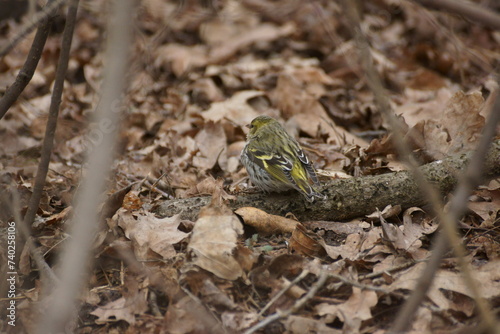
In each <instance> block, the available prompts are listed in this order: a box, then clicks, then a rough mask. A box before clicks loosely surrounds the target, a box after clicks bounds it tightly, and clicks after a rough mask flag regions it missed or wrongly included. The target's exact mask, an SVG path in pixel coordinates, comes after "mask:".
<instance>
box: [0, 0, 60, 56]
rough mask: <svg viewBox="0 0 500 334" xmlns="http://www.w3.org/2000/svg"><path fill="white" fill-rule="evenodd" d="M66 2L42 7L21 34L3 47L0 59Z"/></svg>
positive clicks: (54, 2)
mask: <svg viewBox="0 0 500 334" xmlns="http://www.w3.org/2000/svg"><path fill="white" fill-rule="evenodd" d="M66 1H68V0H54V1H53V2H51V3H47V5H46V6H45V7H43V8H42V10H41V11H40V12H38V13H37V14H36V15H35V17H33V18H32V19H31V20H30V21H29V22H28V23H27V24H25V25H24V26H23V27H22V29H21V32H19V33H18V34H17V35H16V37H14V38H13V39H12V41H10V43H9V44H8V45H6V46H4V47H3V48H2V49H1V50H0V57H3V56H5V55H6V54H7V53H9V52H10V50H12V49H13V48H14V46H16V45H17V43H19V41H21V40H22V39H23V38H24V37H25V36H26V35H28V34H29V33H30V32H32V31H33V29H35V28H36V27H37V26H38V25H39V24H40V22H41V21H43V20H45V19H46V18H47V17H49V16H52V13H53V12H54V11H55V10H57V8H59V7H60V6H61V5H62V4H63V3H65V2H66Z"/></svg>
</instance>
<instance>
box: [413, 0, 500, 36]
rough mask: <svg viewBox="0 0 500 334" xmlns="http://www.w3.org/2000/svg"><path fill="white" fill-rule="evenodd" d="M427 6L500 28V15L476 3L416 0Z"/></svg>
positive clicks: (447, 0)
mask: <svg viewBox="0 0 500 334" xmlns="http://www.w3.org/2000/svg"><path fill="white" fill-rule="evenodd" d="M414 1H415V2H418V3H420V4H421V5H424V6H426V7H430V8H436V9H442V10H446V11H448V12H451V13H454V14H459V15H462V16H464V17H467V18H469V19H471V20H473V21H476V22H477V23H480V24H484V25H487V26H489V27H490V28H493V29H496V30H500V15H499V14H497V13H495V12H493V11H492V10H491V9H490V10H488V9H486V8H483V7H481V6H479V5H477V4H475V3H472V2H469V1H461V0H414Z"/></svg>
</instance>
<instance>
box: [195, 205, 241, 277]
mask: <svg viewBox="0 0 500 334" xmlns="http://www.w3.org/2000/svg"><path fill="white" fill-rule="evenodd" d="M214 198H215V195H214V196H213V197H212V203H210V204H209V205H208V206H206V207H204V208H203V209H202V210H201V211H200V215H199V218H198V220H197V221H196V224H195V225H194V228H193V231H192V234H191V240H190V242H189V244H188V251H189V252H190V254H191V257H192V259H191V262H192V263H193V264H195V265H197V266H199V267H201V268H203V269H205V270H207V271H210V272H211V273H213V274H215V275H217V276H218V277H220V278H224V279H228V280H235V279H237V278H239V277H241V276H243V274H244V272H243V269H242V268H241V266H240V264H239V263H238V261H237V260H236V259H235V257H234V251H235V249H236V246H237V244H236V243H237V241H238V235H241V234H243V225H242V224H241V223H240V221H239V219H238V218H237V217H236V216H235V215H234V214H233V213H232V212H231V211H230V210H229V209H228V208H227V207H225V206H219V205H217V204H215V203H214Z"/></svg>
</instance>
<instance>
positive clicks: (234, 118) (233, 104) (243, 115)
mask: <svg viewBox="0 0 500 334" xmlns="http://www.w3.org/2000/svg"><path fill="white" fill-rule="evenodd" d="M262 95H264V94H263V93H262V92H261V91H256V90H246V91H240V92H237V93H235V94H234V95H233V96H231V98H229V99H227V100H226V101H222V102H215V103H212V105H211V106H210V108H209V109H208V110H207V111H204V112H203V113H202V114H201V115H202V117H203V118H204V119H205V120H206V121H209V120H210V121H214V122H216V121H220V120H222V119H224V118H225V119H228V120H230V121H231V122H233V123H234V124H238V125H239V126H240V127H244V126H245V125H247V124H250V122H251V121H252V120H253V119H254V118H255V117H257V116H259V114H258V113H257V111H256V110H255V109H253V108H252V106H251V105H250V104H248V101H249V100H250V99H252V98H255V97H257V96H262Z"/></svg>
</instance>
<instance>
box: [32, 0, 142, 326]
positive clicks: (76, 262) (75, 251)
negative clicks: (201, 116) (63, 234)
mask: <svg viewBox="0 0 500 334" xmlns="http://www.w3.org/2000/svg"><path fill="white" fill-rule="evenodd" d="M133 3H134V1H133V0H121V1H114V2H113V6H112V8H111V9H110V14H112V15H113V16H114V17H112V18H110V19H109V20H108V22H109V24H108V30H107V31H108V40H107V47H106V54H105V62H104V63H105V64H107V67H105V68H104V81H103V85H102V87H103V93H102V99H101V101H100V103H99V106H98V110H97V112H96V114H95V115H96V117H97V120H96V121H97V122H98V123H99V124H103V123H105V124H108V129H107V130H108V131H105V132H104V131H103V136H102V141H101V143H100V144H99V145H97V146H96V147H95V148H94V149H93V150H92V152H91V153H90V155H89V157H88V173H87V174H86V175H87V177H86V178H85V179H84V180H83V181H82V184H81V187H80V189H81V190H80V192H79V194H78V196H77V197H76V198H75V204H76V205H75V214H74V218H73V221H72V225H71V228H70V234H71V235H72V236H73V238H72V239H71V241H70V242H68V243H67V245H66V248H65V249H64V251H63V252H62V257H61V260H60V261H61V263H60V274H59V277H60V278H61V285H60V286H59V287H58V289H57V290H56V291H55V292H54V293H53V295H51V296H47V297H46V299H45V300H46V301H47V302H48V303H50V304H49V307H48V308H47V309H46V310H45V311H46V314H45V315H44V317H43V319H41V320H40V323H39V326H37V332H38V333H61V332H64V333H65V332H68V331H71V328H72V326H73V320H74V316H75V315H76V313H75V304H74V303H75V299H76V298H77V297H78V296H79V292H80V290H81V288H82V286H83V285H84V283H85V282H86V278H87V276H88V273H87V270H86V269H87V263H88V260H89V258H90V256H89V253H90V248H91V244H92V239H93V237H94V232H95V231H96V229H97V227H98V222H99V217H98V205H99V204H100V202H101V199H102V197H101V194H102V193H103V190H104V185H105V184H106V182H105V180H106V178H107V176H108V174H109V169H110V166H111V163H112V159H113V152H114V146H115V141H116V133H117V124H118V123H119V122H118V120H119V113H118V112H117V110H115V109H116V108H113V105H114V102H116V101H118V100H119V98H120V94H121V92H122V91H123V88H124V86H125V73H126V72H127V61H128V54H129V52H128V50H129V47H130V40H131V33H132V24H131V21H132V7H133ZM101 122H103V123H101ZM42 304H43V302H42Z"/></svg>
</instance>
